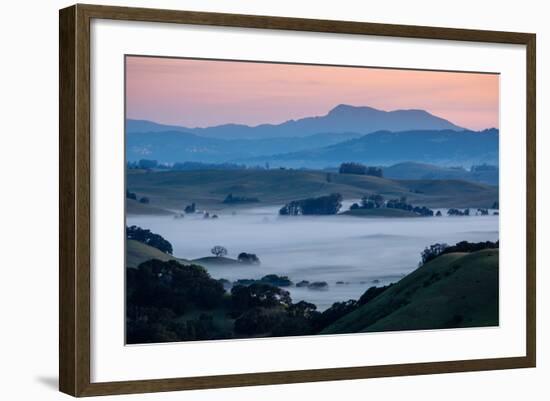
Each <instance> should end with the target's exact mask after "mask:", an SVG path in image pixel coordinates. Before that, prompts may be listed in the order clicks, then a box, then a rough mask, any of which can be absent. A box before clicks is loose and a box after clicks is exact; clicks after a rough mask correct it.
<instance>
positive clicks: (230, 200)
mask: <svg viewBox="0 0 550 401" xmlns="http://www.w3.org/2000/svg"><path fill="white" fill-rule="evenodd" d="M259 201H260V200H259V199H258V198H252V197H246V196H234V195H233V194H229V195H227V196H226V197H225V199H224V200H223V203H226V204H234V203H256V202H259Z"/></svg>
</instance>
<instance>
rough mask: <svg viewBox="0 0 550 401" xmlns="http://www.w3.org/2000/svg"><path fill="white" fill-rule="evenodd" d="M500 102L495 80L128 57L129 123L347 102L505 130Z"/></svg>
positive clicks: (250, 121) (196, 121)
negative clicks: (421, 111)
mask: <svg viewBox="0 0 550 401" xmlns="http://www.w3.org/2000/svg"><path fill="white" fill-rule="evenodd" d="M498 99H499V77H498V75H495V74H473V73H455V72H434V71H410V70H390V69H377V68H353V67H330V66H316V65H291V64H272V63H250V62H232V61H208V60H186V59H172V58H152V57H134V56H132V57H127V58H126V106H127V118H135V119H146V120H152V121H156V122H159V123H164V124H181V125H185V126H188V127H196V126H199V127H205V126H213V125H219V124H225V123H241V124H247V125H257V124H262V123H281V122H284V121H286V120H289V119H298V118H301V117H308V116H315V115H324V114H326V113H327V112H328V111H329V110H330V109H331V108H333V107H334V106H336V105H338V104H341V103H345V104H351V105H355V106H371V107H375V108H378V109H382V110H395V109H424V110H427V111H429V112H430V113H432V114H435V115H437V116H440V117H443V118H446V119H448V120H450V121H451V122H453V123H455V124H457V125H460V126H463V127H466V128H470V129H484V128H489V127H497V128H498V118H499V116H498V109H499V106H498V105H499V100H498Z"/></svg>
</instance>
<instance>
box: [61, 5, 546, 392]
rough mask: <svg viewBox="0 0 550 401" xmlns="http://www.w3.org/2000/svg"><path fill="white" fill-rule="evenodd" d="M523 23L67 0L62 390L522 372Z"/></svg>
mask: <svg viewBox="0 0 550 401" xmlns="http://www.w3.org/2000/svg"><path fill="white" fill-rule="evenodd" d="M535 206H536V205H535V35H534V34H530V33H512V32H494V31H479V30H466V29H450V28H434V27H419V26H403V25H385V24H371V23H362V22H349V21H327V20H310V19H296V18H281V17H267V16H252V15H233V14H217V13H202V12H188V11H169V10H154V9H137V8H121V7H105V6H94V5H75V6H72V7H69V8H66V9H63V10H61V11H60V390H61V391H63V392H65V393H68V394H71V395H73V396H92V395H105V394H121V393H141V392H155V391H172V390H185V389H201V388H217V387H232V386H248V385H262V384H278V383H295V382H312V381H323V380H343V379H361V378H374V377H387V376H398V375H419V374H433V373H443V372H463V371H479V370H490V369H510V368H527V367H534V366H535V360H536V357H535V355H536V351H535V350H536V348H535V343H536V342H535V332H536V329H535V327H536V326H535V325H536V318H535Z"/></svg>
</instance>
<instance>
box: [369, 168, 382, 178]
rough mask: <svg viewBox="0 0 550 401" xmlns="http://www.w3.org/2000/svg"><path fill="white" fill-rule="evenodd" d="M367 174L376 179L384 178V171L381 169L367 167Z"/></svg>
mask: <svg viewBox="0 0 550 401" xmlns="http://www.w3.org/2000/svg"><path fill="white" fill-rule="evenodd" d="M366 174H367V175H372V176H374V177H382V169H381V168H380V167H367V172H366Z"/></svg>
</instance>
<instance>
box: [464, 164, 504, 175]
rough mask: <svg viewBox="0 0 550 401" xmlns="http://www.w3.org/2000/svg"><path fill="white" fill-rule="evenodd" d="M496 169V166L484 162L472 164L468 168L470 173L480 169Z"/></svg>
mask: <svg viewBox="0 0 550 401" xmlns="http://www.w3.org/2000/svg"><path fill="white" fill-rule="evenodd" d="M497 170H498V166H493V165H491V164H486V163H483V164H480V165H477V166H476V165H474V166H472V167H471V168H470V171H471V172H472V173H477V172H481V171H497Z"/></svg>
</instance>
